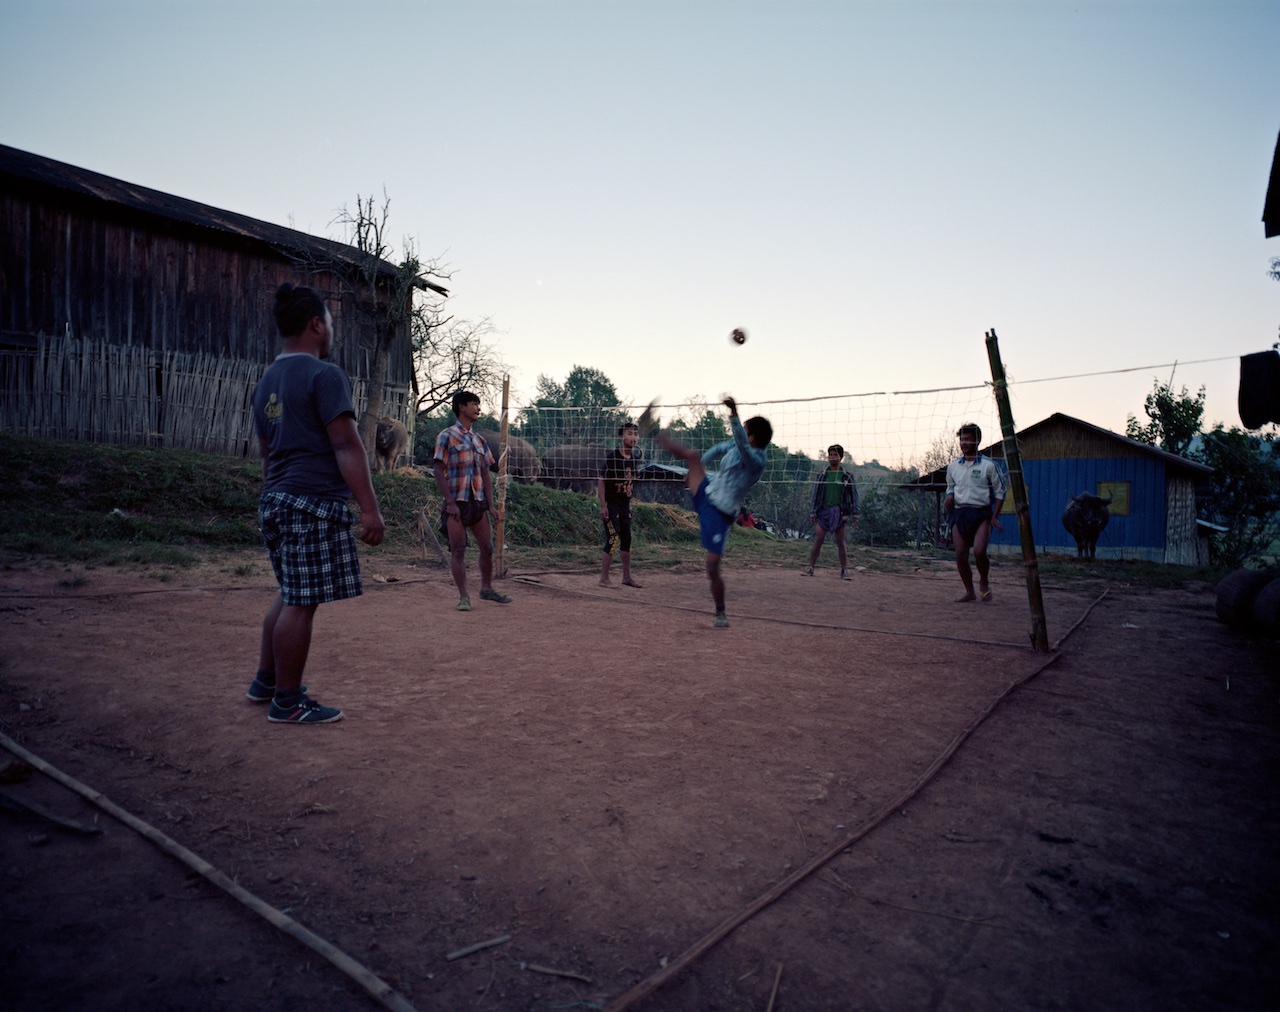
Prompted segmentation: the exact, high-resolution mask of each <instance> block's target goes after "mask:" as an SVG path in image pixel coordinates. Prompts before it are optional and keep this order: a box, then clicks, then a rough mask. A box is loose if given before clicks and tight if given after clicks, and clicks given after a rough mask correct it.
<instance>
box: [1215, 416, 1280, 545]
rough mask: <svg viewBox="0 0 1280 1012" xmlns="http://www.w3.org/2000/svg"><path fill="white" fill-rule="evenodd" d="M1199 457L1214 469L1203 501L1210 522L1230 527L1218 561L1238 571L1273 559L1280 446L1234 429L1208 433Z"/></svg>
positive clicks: (1279, 520) (1220, 541) (1221, 539)
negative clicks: (1272, 546)
mask: <svg viewBox="0 0 1280 1012" xmlns="http://www.w3.org/2000/svg"><path fill="white" fill-rule="evenodd" d="M1200 457H1201V459H1203V461H1204V462H1205V463H1206V464H1208V465H1209V466H1210V467H1212V468H1213V469H1214V472H1213V477H1212V478H1210V479H1209V482H1208V488H1207V489H1206V491H1205V495H1204V497H1203V500H1202V502H1201V505H1202V508H1203V509H1204V511H1205V512H1206V513H1207V514H1208V515H1207V518H1206V519H1209V520H1212V521H1213V522H1214V523H1217V524H1220V525H1221V526H1223V527H1226V528H1227V531H1226V533H1224V534H1219V535H1218V536H1217V537H1216V538H1215V539H1214V544H1213V549H1214V554H1215V556H1216V559H1215V561H1217V562H1218V563H1220V564H1221V565H1223V566H1225V567H1228V568H1231V569H1235V568H1237V567H1239V566H1243V565H1245V564H1247V563H1249V562H1252V561H1256V560H1259V559H1260V558H1262V557H1263V556H1265V555H1267V554H1269V552H1270V548H1271V545H1272V544H1273V542H1275V540H1276V539H1277V538H1278V537H1280V442H1277V440H1276V437H1275V436H1274V435H1272V434H1270V433H1268V434H1265V435H1261V436H1255V435H1252V434H1250V433H1248V432H1245V431H1244V430H1243V429H1240V428H1238V427H1235V426H1233V427H1232V428H1230V429H1224V428H1223V427H1222V425H1221V424H1218V425H1215V426H1214V428H1213V431H1212V432H1206V433H1205V434H1204V437H1203V442H1202V444H1201V448H1200Z"/></svg>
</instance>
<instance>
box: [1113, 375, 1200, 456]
mask: <svg viewBox="0 0 1280 1012" xmlns="http://www.w3.org/2000/svg"><path fill="white" fill-rule="evenodd" d="M1204 390H1205V388H1204V387H1201V388H1200V392H1199V393H1198V394H1196V396H1194V397H1192V396H1191V395H1190V394H1189V393H1187V388H1186V387H1185V386H1184V387H1183V388H1182V392H1181V393H1180V394H1175V393H1174V392H1173V386H1172V384H1170V383H1160V382H1159V381H1157V382H1156V385H1155V389H1154V390H1152V391H1151V393H1149V394H1147V400H1146V404H1145V405H1144V410H1145V411H1146V414H1147V418H1148V419H1149V421H1148V422H1147V424H1146V425H1142V424H1140V423H1139V422H1138V419H1137V418H1136V417H1134V416H1133V415H1130V416H1129V418H1128V421H1127V423H1126V424H1125V435H1126V436H1128V437H1129V438H1130V439H1136V440H1138V442H1140V443H1148V444H1150V445H1151V446H1158V447H1160V449H1162V450H1168V451H1169V452H1170V453H1176V454H1179V455H1180V456H1186V453H1187V450H1188V449H1189V448H1190V446H1191V442H1192V440H1194V439H1195V437H1196V436H1197V435H1199V434H1200V422H1201V420H1202V419H1203V418H1204Z"/></svg>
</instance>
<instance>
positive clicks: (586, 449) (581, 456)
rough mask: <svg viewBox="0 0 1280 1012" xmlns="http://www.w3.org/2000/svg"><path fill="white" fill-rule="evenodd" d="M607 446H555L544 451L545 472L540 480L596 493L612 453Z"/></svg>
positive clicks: (588, 493)
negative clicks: (597, 481) (602, 469)
mask: <svg viewBox="0 0 1280 1012" xmlns="http://www.w3.org/2000/svg"><path fill="white" fill-rule="evenodd" d="M608 453H609V448H608V447H607V446H576V445H572V444H568V443H566V444H562V445H560V446H553V447H551V449H549V450H548V451H547V452H546V453H544V454H543V455H542V474H541V476H540V477H539V479H538V480H539V481H541V482H542V484H544V485H550V486H551V487H552V488H561V489H563V488H568V489H572V490H573V491H574V492H582V493H584V494H586V495H594V494H595V492H596V480H597V479H598V478H599V477H600V467H601V465H602V464H603V463H604V458H605V457H606V456H607V455H608Z"/></svg>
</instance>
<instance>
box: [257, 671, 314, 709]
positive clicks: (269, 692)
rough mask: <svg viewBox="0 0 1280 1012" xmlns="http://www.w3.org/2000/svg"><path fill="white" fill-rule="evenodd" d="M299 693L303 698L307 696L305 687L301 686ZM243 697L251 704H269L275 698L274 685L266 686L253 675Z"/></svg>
mask: <svg viewBox="0 0 1280 1012" xmlns="http://www.w3.org/2000/svg"><path fill="white" fill-rule="evenodd" d="M301 692H302V694H303V695H304V696H305V695H306V694H307V687H306V686H305V685H304V686H302V688H301ZM245 695H246V696H248V697H249V700H250V701H251V702H254V703H269V702H271V700H273V699H275V698H276V686H275V683H274V682H272V683H271V684H270V685H268V684H267V683H266V682H264V681H263V680H262V679H261V678H259V677H258V676H257V675H254V677H253V681H252V682H250V683H249V691H248V692H246V693H245Z"/></svg>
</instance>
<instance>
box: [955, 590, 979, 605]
mask: <svg viewBox="0 0 1280 1012" xmlns="http://www.w3.org/2000/svg"><path fill="white" fill-rule="evenodd" d="M976 600H978V595H977V594H975V593H973V591H969V593H967V594H961V595H960V596H959V597H957V598H956V604H964V603H965V602H966V601H976Z"/></svg>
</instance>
